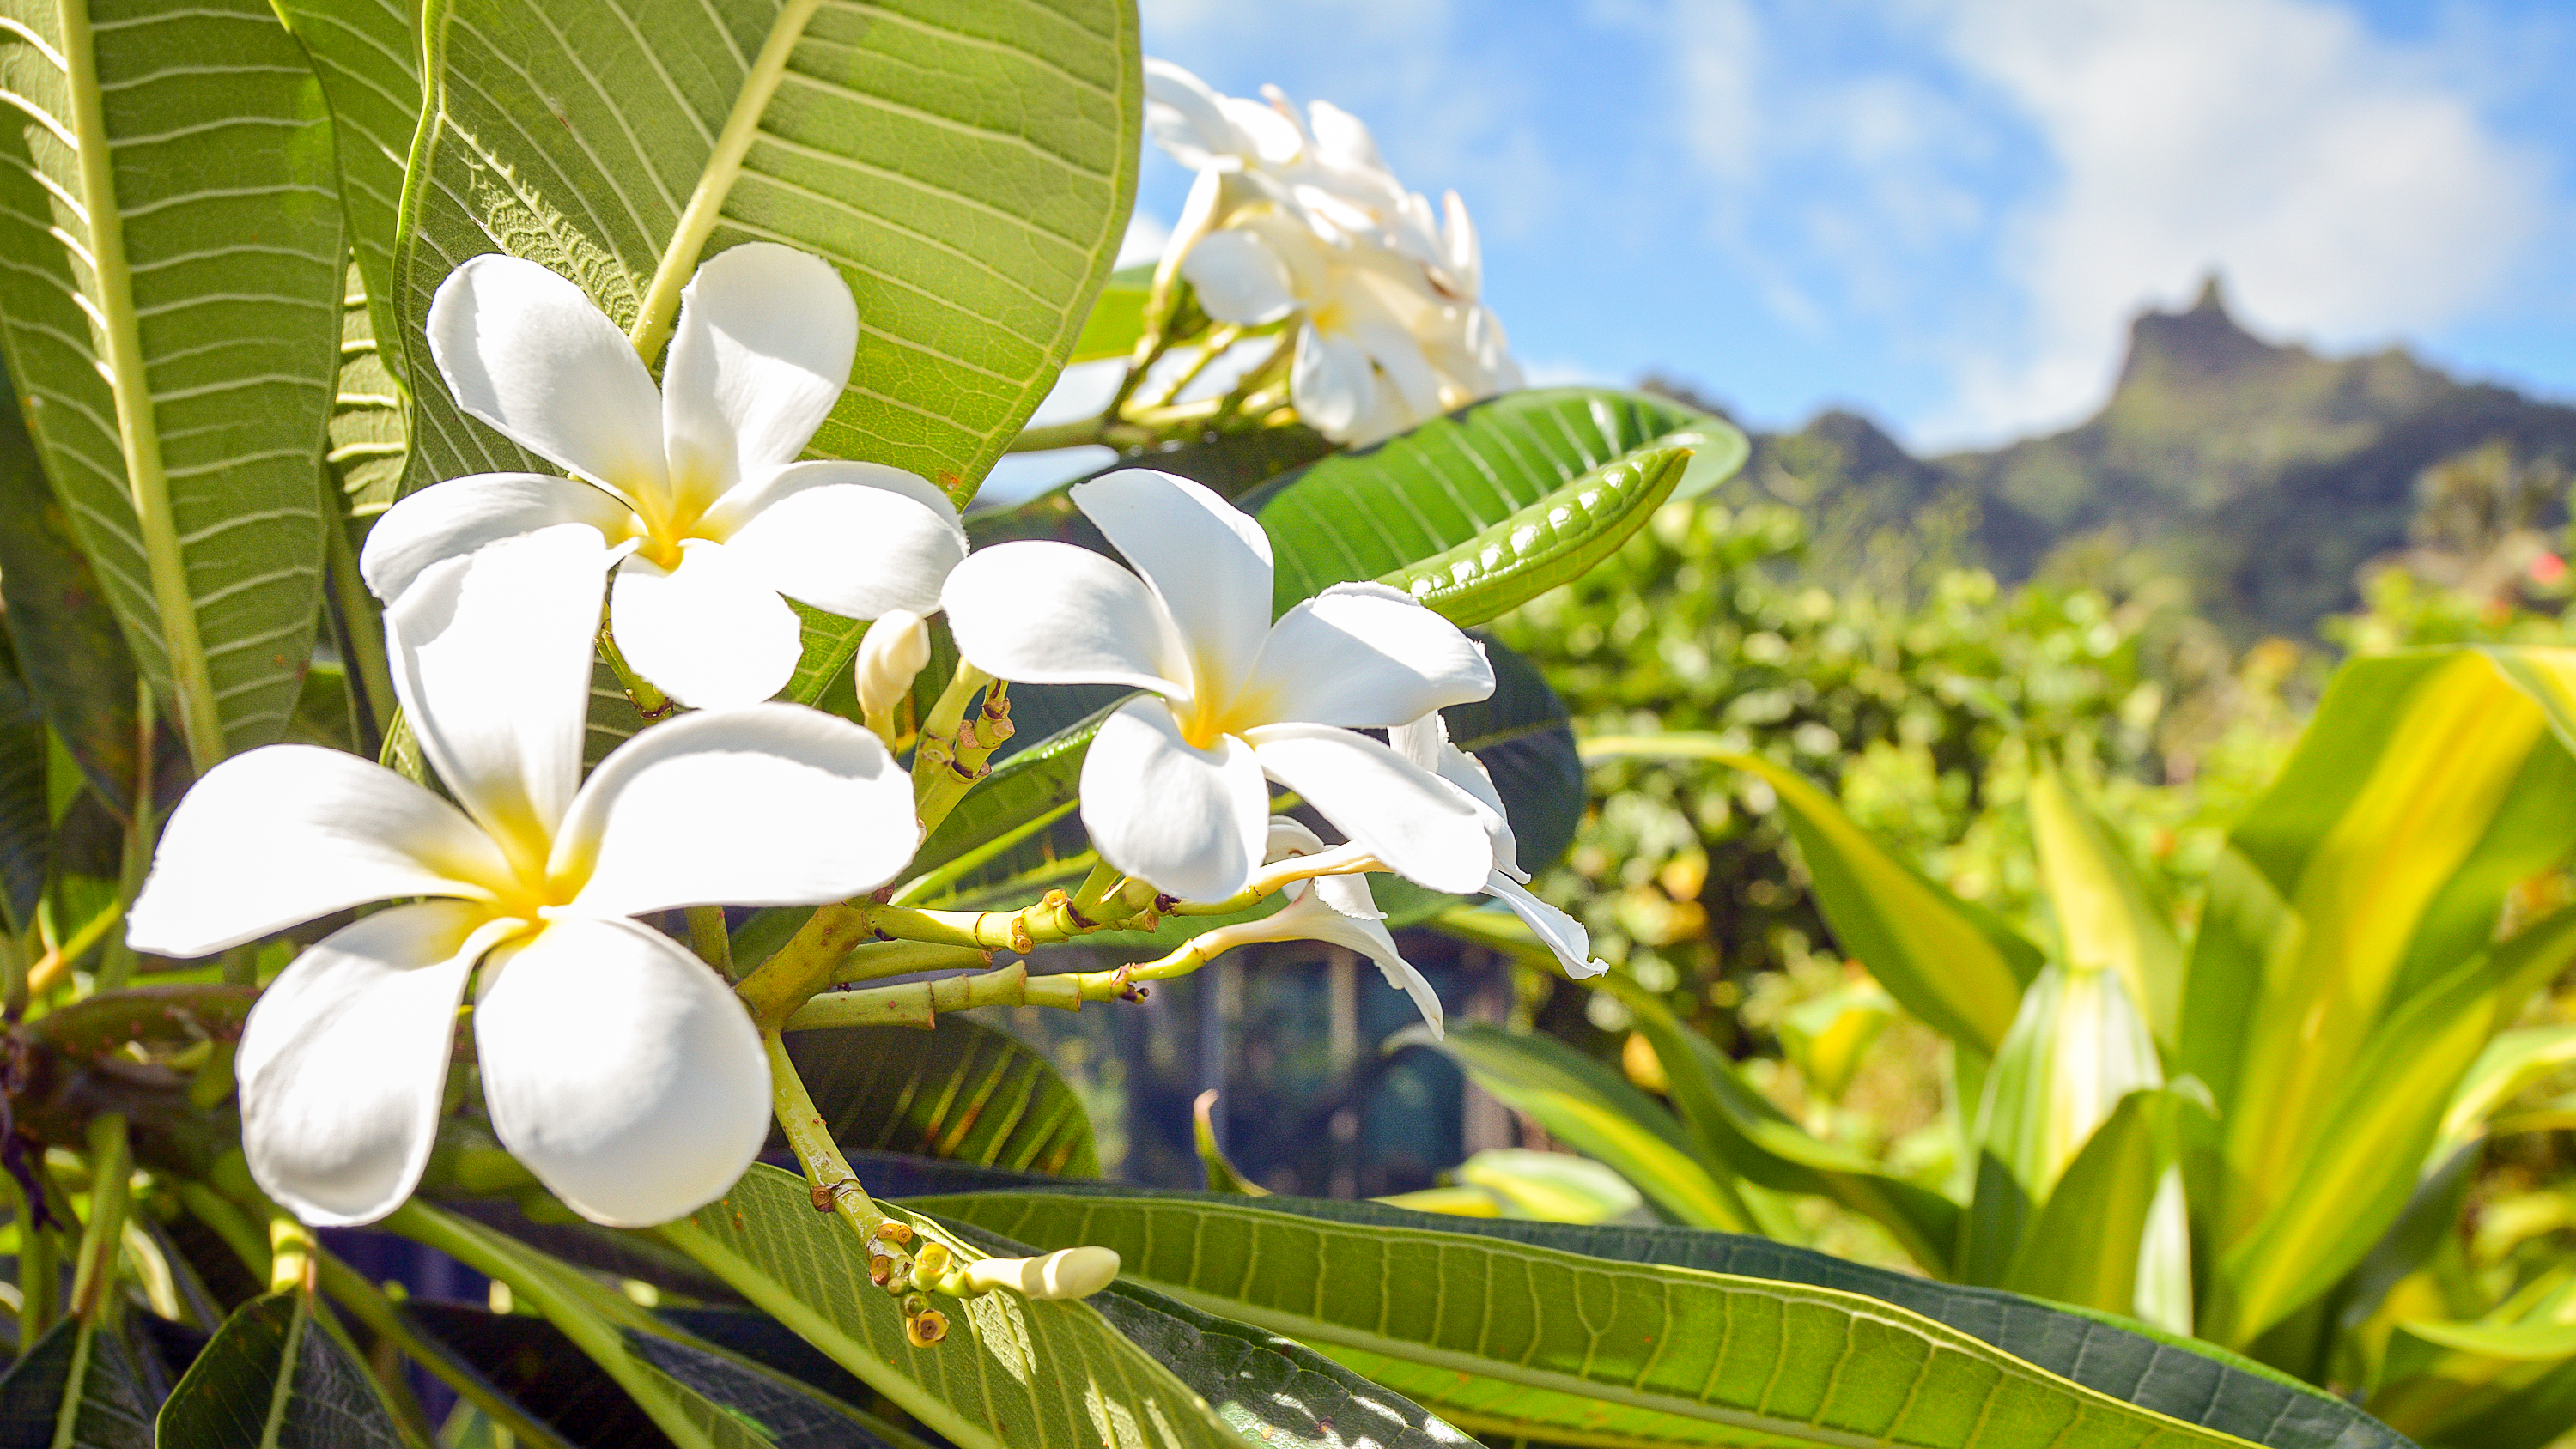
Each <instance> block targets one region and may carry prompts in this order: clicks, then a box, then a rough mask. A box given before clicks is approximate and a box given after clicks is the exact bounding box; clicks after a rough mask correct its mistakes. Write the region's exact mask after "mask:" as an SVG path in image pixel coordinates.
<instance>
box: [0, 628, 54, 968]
mask: <svg viewBox="0 0 2576 1449" xmlns="http://www.w3.org/2000/svg"><path fill="white" fill-rule="evenodd" d="M49 749H50V746H49V744H48V742H47V739H46V735H45V717H44V715H43V714H42V713H40V712H39V711H38V710H37V708H36V701H35V698H34V697H33V696H32V695H30V694H29V693H28V692H27V683H26V681H25V680H24V679H23V678H21V677H20V676H19V674H18V661H17V659H16V657H15V651H14V650H12V649H10V648H9V647H8V645H7V641H6V640H0V926H5V927H6V928H7V929H8V931H9V933H10V935H11V936H12V937H15V938H17V939H20V940H24V939H28V937H27V935H26V933H27V932H28V931H30V930H32V929H33V928H34V926H35V924H36V906H37V904H38V902H40V901H42V900H43V899H44V895H45V880H46V877H47V876H48V875H49V874H51V872H52V867H53V856H54V821H53V810H52V802H51V800H50V799H49V798H48V795H47V792H46V789H45V768H46V763H47V754H48V751H49Z"/></svg>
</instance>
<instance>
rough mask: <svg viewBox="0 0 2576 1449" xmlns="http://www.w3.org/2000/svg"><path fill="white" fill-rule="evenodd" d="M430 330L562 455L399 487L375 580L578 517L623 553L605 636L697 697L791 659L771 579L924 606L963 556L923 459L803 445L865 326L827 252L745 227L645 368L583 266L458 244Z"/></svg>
mask: <svg viewBox="0 0 2576 1449" xmlns="http://www.w3.org/2000/svg"><path fill="white" fill-rule="evenodd" d="M427 331H428V335H429V350H430V357H431V359H432V360H433V361H435V362H436V363H437V364H438V370H439V373H440V375H441V376H443V377H445V378H446V379H447V386H448V390H449V391H450V392H452V393H454V394H455V397H456V402H457V405H458V406H459V407H461V408H463V409H464V410H465V411H466V412H468V413H471V414H472V415H474V416H475V417H477V418H480V419H482V420H483V421H484V422H486V423H489V424H491V425H492V426H493V427H495V428H497V429H499V430H500V431H501V432H502V433H503V434H505V435H507V436H508V437H509V438H510V440H511V441H513V442H515V443H517V444H519V445H520V446H521V447H523V448H526V449H527V450H528V451H530V452H532V453H535V454H537V455H538V456H539V457H542V458H546V459H548V460H550V461H552V462H554V463H555V464H557V465H559V466H561V467H562V468H563V469H564V470H565V471H566V472H568V473H570V474H572V475H573V476H572V477H570V478H561V477H555V476H552V475H549V474H543V473H484V474H477V475H475V476H473V477H470V478H458V479H453V480H451V481H449V482H445V483H441V484H438V485H437V486H435V487H432V488H426V489H423V490H421V491H420V492H418V493H415V494H413V495H412V496H410V497H408V498H406V499H404V500H403V501H401V502H400V503H397V504H395V505H394V506H393V507H392V508H391V509H390V510H388V511H387V512H386V513H385V515H384V516H383V517H382V518H379V519H377V520H376V523H375V527H374V528H373V529H372V530H371V531H370V532H369V534H368V536H367V547H366V553H365V556H364V557H363V558H362V559H361V560H360V570H361V572H363V573H364V574H365V575H366V580H367V587H368V588H370V589H372V590H373V591H374V592H375V594H376V596H377V597H378V598H380V599H383V600H384V601H386V602H387V603H389V604H390V603H392V602H393V601H394V600H395V599H397V598H399V597H400V596H401V595H402V593H403V591H404V590H405V589H407V588H409V587H410V585H411V583H412V581H413V580H414V579H415V578H416V577H418V576H419V574H420V572H421V571H422V570H423V569H425V568H427V567H429V566H430V565H431V564H433V563H435V562H437V561H438V560H440V559H443V558H452V557H454V556H456V555H458V554H462V553H467V552H470V551H472V550H474V549H476V548H479V547H482V546H484V545H486V544H489V543H492V542H495V541H497V540H501V539H507V538H515V537H519V536H521V535H524V534H528V533H531V532H534V531H535V530H537V529H540V528H547V527H551V526H554V525H557V524H563V523H580V524H586V525H588V526H589V527H590V528H591V529H592V530H595V535H594V536H595V537H596V538H597V540H598V547H599V549H600V550H601V551H602V553H603V557H602V559H601V563H600V565H599V566H598V568H604V567H605V565H606V563H607V562H608V561H609V560H611V559H614V561H615V562H616V565H617V578H616V583H615V585H614V587H613V590H612V593H611V597H610V606H609V614H610V625H611V628H612V629H613V631H614V633H615V634H616V638H617V644H618V648H619V650H620V652H622V653H623V654H624V655H625V656H626V659H627V662H628V663H629V664H630V665H632V666H633V668H634V669H635V671H636V672H637V673H639V674H641V675H642V676H644V678H646V679H648V680H651V681H652V682H653V683H654V684H656V685H658V686H659V687H661V688H662V689H663V690H664V691H665V692H667V693H669V694H670V695H671V696H672V697H673V698H674V699H677V700H679V701H680V702H681V703H683V704H689V705H696V706H701V707H713V706H720V705H728V704H749V703H752V702H754V701H757V700H763V699H767V698H768V697H769V696H771V695H773V694H775V693H777V692H778V690H779V688H780V687H781V686H782V685H784V684H786V683H787V680H788V678H789V676H790V675H792V674H793V673H794V672H795V669H796V659H797V654H798V650H799V647H800V641H801V631H800V627H799V625H798V623H797V619H796V614H795V611H794V610H792V609H790V608H789V607H788V606H787V602H786V601H787V599H795V600H797V601H799V602H801V603H805V604H809V605H812V606H813V607H815V608H817V609H822V610H824V611H826V612H829V613H834V614H841V615H846V616H848V617H850V618H853V619H874V618H876V617H878V616H879V615H881V614H884V613H886V612H888V611H890V610H895V609H909V610H911V611H913V612H914V613H920V614H926V613H928V612H930V611H931V610H932V609H934V608H936V607H937V606H938V599H939V583H940V580H941V579H943V578H945V577H946V576H947V573H948V570H949V568H950V567H951V566H952V565H954V564H955V563H956V562H957V560H959V559H960V558H963V557H965V554H966V535H965V532H964V531H963V530H962V529H961V528H960V527H959V525H958V522H957V514H956V510H955V509H954V508H953V507H951V506H950V504H949V502H948V499H947V498H946V496H945V495H943V494H941V493H940V492H939V490H938V489H936V488H933V487H932V486H930V484H928V483H927V482H924V481H923V480H922V479H920V478H918V477H915V476H914V475H912V474H910V473H906V472H904V471H902V470H901V469H898V468H889V467H885V466H883V465H881V464H876V463H852V462H838V461H815V462H804V463H800V462H797V461H796V456H797V454H799V453H801V452H803V451H804V449H805V445H806V443H807V442H808V441H809V440H810V439H811V438H812V437H813V436H814V430H815V429H816V428H818V427H820V426H821V425H822V422H823V419H824V418H825V417H826V416H828V415H829V414H830V413H831V411H832V405H833V403H834V402H835V401H837V400H838V399H839V398H840V396H841V389H842V387H843V385H844V384H845V383H846V382H847V381H848V379H849V376H850V361H851V358H852V357H853V355H854V354H855V352H856V349H857V347H858V335H859V321H858V309H857V306H856V305H855V304H854V303H853V302H852V301H851V299H850V289H849V287H848V286H847V285H845V284H844V283H843V282H842V281H841V278H840V275H839V274H838V273H837V272H835V271H833V270H832V268H831V266H830V265H829V264H827V263H825V262H824V261H822V260H821V259H820V258H817V257H812V256H808V255H806V254H805V253H803V252H800V251H797V250H795V249H793V248H791V247H783V246H777V245H774V244H772V243H768V242H753V243H750V244H747V245H744V246H738V247H735V248H733V249H732V250H730V251H726V252H723V253H721V254H719V255H717V256H715V257H714V258H712V259H710V260H709V261H707V262H706V264H705V265H703V266H701V267H699V268H698V272H697V275H696V276H695V277H693V278H691V279H690V282H689V285H688V286H687V287H686V288H685V289H684V290H683V291H682V292H681V296H680V313H679V319H678V322H677V324H676V325H675V327H674V328H673V331H672V336H671V348H670V352H669V354H668V356H667V357H666V358H665V359H664V361H663V368H662V383H661V386H660V387H659V388H658V389H657V388H656V387H655V386H654V383H653V379H652V377H651V376H650V375H649V374H648V373H646V372H645V370H644V364H643V362H642V360H641V359H639V358H638V357H637V356H636V354H635V349H634V348H633V347H632V346H630V345H629V344H628V342H627V340H626V335H625V334H624V333H623V332H621V331H619V330H618V328H617V325H616V324H615V323H613V322H611V321H609V320H608V317H607V315H606V314H605V313H603V312H601V311H600V310H599V308H598V307H596V306H594V305H593V304H592V303H591V300H590V298H589V297H588V296H586V295H584V294H583V292H582V290H581V288H579V287H577V286H575V285H573V284H572V283H571V282H569V281H566V280H565V279H564V278H562V277H559V276H557V275H555V274H554V273H553V272H551V271H548V270H547V269H545V268H544V267H541V266H539V265H537V264H536V263H534V262H530V261H523V260H520V259H519V258H516V257H508V256H499V255H487V256H479V257H475V258H473V259H471V260H469V261H467V262H466V263H465V264H464V265H463V266H460V267H458V268H457V269H456V270H455V272H453V273H452V274H450V275H449V277H448V278H447V280H446V281H444V282H442V283H440V284H439V288H438V295H437V296H436V297H435V298H434V299H433V300H432V301H431V303H430V308H429V321H428V327H427ZM581 566H582V567H585V568H591V567H593V566H592V565H590V564H589V563H588V562H587V561H585V562H584V563H583V564H582V565H581ZM597 571H598V570H597V568H594V569H593V579H594V581H595V580H596V577H597ZM782 595H783V596H784V597H782Z"/></svg>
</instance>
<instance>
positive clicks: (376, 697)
mask: <svg viewBox="0 0 2576 1449" xmlns="http://www.w3.org/2000/svg"><path fill="white" fill-rule="evenodd" d="M322 501H323V503H324V504H325V505H326V506H325V507H324V509H323V513H322V541H323V544H324V546H325V551H326V553H327V555H328V557H327V559H326V562H327V563H328V565H329V567H328V570H327V572H328V573H329V574H330V578H331V602H332V606H333V607H334V608H335V609H336V610H337V611H338V614H339V620H340V647H341V650H342V652H343V655H344V656H345V657H344V658H343V659H342V661H341V662H342V663H343V664H345V665H346V666H347V667H348V671H349V688H350V691H351V693H353V694H354V695H355V696H356V697H357V699H358V701H359V703H360V704H361V705H362V706H363V707H364V709H365V712H366V717H367V727H368V731H369V734H362V735H360V736H359V737H358V747H359V748H358V752H359V753H360V754H368V755H372V754H375V753H378V752H379V751H380V750H382V749H383V747H384V732H385V726H386V724H387V723H388V722H389V721H391V720H392V719H393V716H394V707H395V705H396V703H397V700H396V699H395V696H394V676H393V668H392V666H391V665H390V664H388V663H387V662H386V659H385V624H384V617H383V616H382V615H381V614H379V613H377V612H376V596H375V595H373V594H370V593H368V592H367V581H366V579H365V577H364V576H363V575H361V574H360V573H359V572H358V554H357V550H355V549H353V548H351V547H350V546H349V525H348V523H347V521H346V520H344V519H343V518H341V516H340V512H339V502H340V500H339V498H338V497H337V496H336V495H335V492H334V490H333V489H332V487H331V483H330V478H329V475H328V474H327V473H326V474H325V475H324V477H323V483H322ZM370 735H371V736H372V741H371V739H370Z"/></svg>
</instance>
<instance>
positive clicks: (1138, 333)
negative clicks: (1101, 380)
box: [1065, 262, 1154, 363]
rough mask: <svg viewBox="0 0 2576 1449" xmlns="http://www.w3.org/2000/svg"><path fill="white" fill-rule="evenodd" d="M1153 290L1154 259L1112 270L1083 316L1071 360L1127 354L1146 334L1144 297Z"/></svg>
mask: <svg viewBox="0 0 2576 1449" xmlns="http://www.w3.org/2000/svg"><path fill="white" fill-rule="evenodd" d="M1153 292H1154V263H1152V262H1140V263H1138V264H1137V265H1135V266H1132V267H1120V268H1119V269H1118V270H1117V271H1114V272H1111V273H1110V274H1109V281H1108V284H1107V285H1106V286H1103V287H1102V288H1101V289H1100V295H1099V297H1097V298H1096V299H1094V300H1093V302H1092V304H1091V315H1090V316H1089V317H1086V318H1084V319H1083V323H1082V335H1081V336H1079V337H1076V338H1074V339H1073V354H1072V355H1071V356H1069V357H1067V358H1066V359H1065V361H1067V362H1069V363H1071V362H1098V361H1101V360H1102V359H1104V358H1111V357H1121V358H1123V357H1125V356H1126V355H1127V354H1129V353H1131V352H1133V351H1135V350H1136V339H1138V338H1140V337H1142V336H1144V335H1145V299H1146V298H1148V297H1150V296H1152V295H1153Z"/></svg>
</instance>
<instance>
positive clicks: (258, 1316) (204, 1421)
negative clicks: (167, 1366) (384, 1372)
mask: <svg viewBox="0 0 2576 1449" xmlns="http://www.w3.org/2000/svg"><path fill="white" fill-rule="evenodd" d="M394 1422H395V1421H394V1414H393V1410H392V1409H391V1408H390V1407H388V1406H387V1405H386V1403H385V1401H384V1398H383V1396H382V1395H381V1394H380V1393H378V1392H377V1389H376V1383H375V1380H374V1379H373V1378H372V1377H370V1376H369V1375H368V1373H367V1370H366V1367H365V1365H363V1364H361V1363H359V1362H358V1359H357V1355H356V1354H355V1353H354V1352H353V1351H352V1350H351V1349H350V1347H349V1345H348V1344H347V1343H346V1342H345V1341H344V1340H343V1339H342V1337H341V1335H340V1333H339V1332H338V1331H337V1329H336V1327H335V1326H334V1325H333V1324H332V1323H331V1322H330V1321H329V1320H328V1319H327V1318H325V1317H324V1316H323V1315H322V1314H321V1313H320V1312H319V1311H318V1310H317V1308H316V1306H315V1304H314V1302H313V1298H312V1296H311V1295H310V1294H307V1293H303V1292H300V1291H293V1290H289V1291H285V1292H278V1293H270V1294H267V1295H265V1296H263V1297H259V1298H254V1299H252V1300H251V1301H250V1302H248V1303H245V1304H243V1305H242V1306H241V1307H240V1308H238V1309H235V1310H234V1311H233V1315H232V1316H231V1317H230V1318H227V1319H225V1320H224V1325H223V1327H221V1328H219V1329H217V1330H216V1331H215V1337H214V1341H213V1342H211V1343H208V1344H207V1345H206V1347H205V1348H204V1350H203V1351H202V1352H200V1353H199V1354H198V1355H197V1361H196V1362H195V1363H194V1364H191V1365H190V1366H189V1368H188V1372H187V1375H186V1376H185V1377H183V1378H181V1379H180V1380H179V1383H178V1386H177V1387H176V1388H174V1389H172V1390H171V1391H170V1398H169V1401H168V1402H167V1403H164V1404H163V1405H162V1406H161V1415H160V1420H159V1423H158V1425H157V1427H156V1428H155V1430H154V1433H155V1436H156V1437H157V1439H158V1441H159V1442H160V1443H163V1444H186V1445H189V1446H191V1449H194V1446H199V1445H202V1446H204V1449H294V1446H302V1445H307V1444H331V1445H348V1446H350V1449H363V1446H383V1449H402V1446H403V1445H404V1436H403V1434H402V1432H401V1431H400V1430H398V1429H397V1428H395V1427H394Z"/></svg>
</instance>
